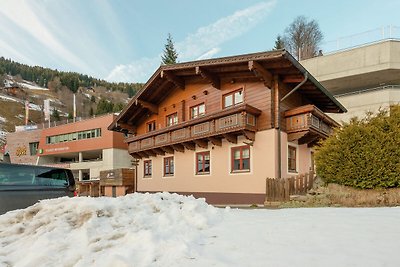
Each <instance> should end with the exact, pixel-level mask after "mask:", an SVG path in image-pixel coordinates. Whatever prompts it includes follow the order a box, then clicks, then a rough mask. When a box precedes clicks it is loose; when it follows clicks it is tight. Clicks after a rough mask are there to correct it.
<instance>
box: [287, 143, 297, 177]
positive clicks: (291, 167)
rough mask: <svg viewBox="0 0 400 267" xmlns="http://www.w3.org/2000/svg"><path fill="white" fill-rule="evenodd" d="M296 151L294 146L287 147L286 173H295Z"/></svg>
mask: <svg viewBox="0 0 400 267" xmlns="http://www.w3.org/2000/svg"><path fill="white" fill-rule="evenodd" d="M296 154H297V149H296V147H294V146H288V171H289V172H296V171H297V168H296V161H297V157H296Z"/></svg>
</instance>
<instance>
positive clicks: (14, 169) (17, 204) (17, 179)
mask: <svg viewBox="0 0 400 267" xmlns="http://www.w3.org/2000/svg"><path fill="white" fill-rule="evenodd" d="M75 194H76V193H75V180H74V177H73V175H72V172H71V170H67V169H61V168H51V167H43V166H33V165H20V164H10V163H0V214H3V213H6V212H7V211H10V210H15V209H23V208H26V207H29V206H31V205H33V204H35V203H36V202H38V201H39V200H42V199H49V198H58V197H63V196H69V197H73V196H74V195H75Z"/></svg>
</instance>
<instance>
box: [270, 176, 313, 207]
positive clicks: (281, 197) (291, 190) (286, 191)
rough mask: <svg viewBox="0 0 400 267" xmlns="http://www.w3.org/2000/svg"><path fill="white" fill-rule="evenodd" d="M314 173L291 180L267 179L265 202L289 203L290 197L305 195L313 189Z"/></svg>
mask: <svg viewBox="0 0 400 267" xmlns="http://www.w3.org/2000/svg"><path fill="white" fill-rule="evenodd" d="M314 181H315V175H314V172H309V173H306V174H301V175H298V176H296V177H291V178H281V179H274V178H267V180H266V191H265V192H266V201H269V202H274V201H289V200H290V196H291V195H305V194H306V193H307V191H308V190H310V189H311V188H312V187H313V184H314Z"/></svg>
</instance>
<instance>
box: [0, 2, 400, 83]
mask: <svg viewBox="0 0 400 267" xmlns="http://www.w3.org/2000/svg"><path fill="white" fill-rule="evenodd" d="M399 10H400V1H398V0H384V1H383V0H381V1H372V0H371V1H369V0H352V1H348V0H347V1H346V0H336V1H321V0H319V1H318V0H302V1H296V0H269V1H260V0H241V1H239V0H202V1H198V0H196V1H192V0H158V1H155V0H142V1H136V0H108V1H107V0H85V1H83V0H68V1H67V0H64V1H59V0H26V1H23V0H0V56H3V57H6V58H11V59H13V60H15V61H18V62H21V63H25V64H29V65H39V66H44V67H49V68H53V69H58V70H64V71H76V72H81V73H85V74H89V75H92V76H94V77H97V78H102V79H106V80H109V81H115V82H145V81H147V79H148V78H149V77H150V75H151V74H152V73H153V72H154V71H155V70H156V68H157V67H158V66H159V65H160V58H161V54H162V50H163V49H164V44H165V42H166V38H167V35H168V33H171V35H172V37H173V40H174V42H175V47H176V48H177V50H178V53H179V58H178V60H179V61H180V62H184V61H191V60H196V59H202V58H210V57H220V56H229V55H237V54H244V53H252V52H259V51H265V50H270V49H271V48H272V47H273V46H274V41H275V39H276V36H277V35H278V34H282V33H283V32H284V30H285V28H286V27H287V26H288V25H289V24H290V23H291V22H292V21H293V19H294V18H295V17H296V16H299V15H304V16H306V17H308V18H310V19H315V20H317V21H318V23H319V25H320V28H321V30H322V32H323V33H324V41H325V44H324V45H323V48H326V49H327V50H330V49H332V47H334V46H335V45H336V44H337V40H338V38H341V37H345V36H349V35H354V34H358V35H357V36H355V37H353V38H345V39H340V40H339V42H342V43H344V42H350V41H351V42H355V44H357V42H362V40H361V39H363V38H373V37H371V36H377V35H380V34H381V33H382V30H381V27H383V26H388V25H393V26H398V27H400V21H399V20H400V16H398V12H399ZM370 30H374V31H370ZM385 31H386V34H387V32H388V30H387V29H385ZM363 32H367V33H364V34H360V33H363ZM393 34H394V35H397V37H399V36H400V28H393Z"/></svg>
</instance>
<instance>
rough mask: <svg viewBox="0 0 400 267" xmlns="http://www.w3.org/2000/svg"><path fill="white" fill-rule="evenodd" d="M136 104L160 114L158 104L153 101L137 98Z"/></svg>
mask: <svg viewBox="0 0 400 267" xmlns="http://www.w3.org/2000/svg"><path fill="white" fill-rule="evenodd" d="M135 104H136V105H138V104H139V105H141V106H142V107H143V108H145V109H147V110H149V111H150V112H151V113H153V114H158V106H157V105H155V104H153V103H150V102H147V101H143V100H138V99H136V101H135Z"/></svg>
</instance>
